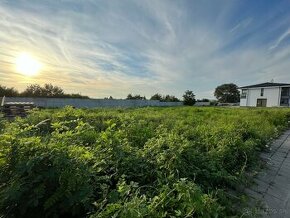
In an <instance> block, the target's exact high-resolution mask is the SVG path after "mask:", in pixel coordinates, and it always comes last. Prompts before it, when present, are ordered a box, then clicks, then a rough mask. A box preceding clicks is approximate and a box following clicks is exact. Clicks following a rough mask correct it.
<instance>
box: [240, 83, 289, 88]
mask: <svg viewBox="0 0 290 218" xmlns="http://www.w3.org/2000/svg"><path fill="white" fill-rule="evenodd" d="M274 86H276V87H277V86H290V84H289V83H271V82H267V83H259V84H256V85H250V86H242V87H240V89H244V88H264V87H274Z"/></svg>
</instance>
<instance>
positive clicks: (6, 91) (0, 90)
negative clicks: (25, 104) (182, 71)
mask: <svg viewBox="0 0 290 218" xmlns="http://www.w3.org/2000/svg"><path fill="white" fill-rule="evenodd" d="M18 95H19V93H18V91H17V90H16V89H14V88H8V87H6V86H1V85H0V97H3V96H6V97H16V96H18Z"/></svg>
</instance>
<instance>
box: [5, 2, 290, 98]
mask: <svg viewBox="0 0 290 218" xmlns="http://www.w3.org/2000/svg"><path fill="white" fill-rule="evenodd" d="M255 4H256V3H255ZM255 4H253V5H252V7H251V10H246V9H249V8H247V7H249V6H247V3H243V2H236V1H231V2H229V1H224V0H220V1H219V2H212V1H173V0H169V1H163V0H160V1H155V0H146V1H133V0H124V1H122V2H120V1H117V0H116V1H114V0H113V1H92V0H89V1H77V0H69V1H68V0H66V1H60V0H56V1H24V0H22V1H20V0H19V1H6V2H5V1H1V2H0V14H1V15H0V67H1V68H0V78H1V84H3V85H7V86H8V85H9V86H16V87H17V88H19V89H23V88H24V87H25V86H26V85H27V84H29V83H35V82H36V83H47V82H51V83H54V84H56V85H59V86H62V87H63V88H64V89H65V90H67V91H69V92H81V93H82V94H85V95H90V96H92V97H105V96H110V95H112V96H114V97H125V96H126V95H127V94H128V93H131V92H132V93H136V94H141V95H147V97H149V96H150V95H152V94H154V93H156V92H160V93H162V94H173V95H176V96H178V97H181V96H182V94H183V92H184V91H185V90H187V89H190V90H193V91H194V92H195V93H196V95H197V97H198V98H203V97H207V98H212V97H213V95H212V94H211V93H213V90H214V88H215V87H216V86H217V85H220V84H221V83H225V82H235V83H237V84H238V85H244V84H248V83H256V82H262V80H266V79H267V80H268V79H270V78H274V79H275V80H278V79H281V80H282V79H283V82H286V81H287V80H288V81H290V77H289V76H288V74H287V71H285V69H287V67H290V64H289V63H288V61H287V57H289V52H288V51H289V47H288V46H287V45H285V46H284V47H280V46H279V45H280V44H281V43H282V41H284V40H286V38H287V37H288V36H289V30H288V32H287V31H285V33H284V34H282V35H281V36H280V37H278V36H277V32H278V30H279V32H281V30H282V29H284V30H285V29H286V25H287V23H285V22H283V20H285V19H286V18H288V17H289V13H286V12H285V13H284V14H281V13H279V12H280V11H281V8H283V9H284V8H285V9H287V8H286V7H283V5H281V6H280V7H278V6H277V8H278V9H279V10H278V9H276V10H273V9H272V8H273V7H269V8H261V9H259V7H255ZM239 11H241V12H245V13H241V12H240V13H238V12H239ZM270 12H271V14H272V16H270V17H269V16H268V14H269V13H270ZM280 14H281V15H280ZM24 18H25V19H24ZM268 24H271V25H268ZM274 27H275V28H279V29H275V28H274ZM265 33H267V34H265ZM286 33H287V34H286ZM270 36H271V37H270ZM274 38H275V39H277V38H278V39H277V40H276V41H275V43H274V44H273V39H274ZM271 46H272V47H273V46H274V47H273V48H275V52H270V53H269V50H268V48H269V47H271ZM23 51H27V52H30V53H32V54H34V56H36V57H38V59H39V60H40V61H41V62H42V63H43V64H44V69H43V71H42V72H41V74H39V75H38V76H36V77H34V78H31V79H29V78H24V77H23V76H21V75H19V74H17V73H16V72H15V70H14V64H13V63H14V60H15V58H16V57H17V55H18V54H19V53H21V52H23Z"/></svg>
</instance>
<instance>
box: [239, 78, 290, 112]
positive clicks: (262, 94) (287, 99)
mask: <svg viewBox="0 0 290 218" xmlns="http://www.w3.org/2000/svg"><path fill="white" fill-rule="evenodd" d="M240 89H241V100H240V106H248V107H280V106H281V107H289V106H290V84H288V83H272V82H267V83H260V84H256V85H250V86H243V87H240Z"/></svg>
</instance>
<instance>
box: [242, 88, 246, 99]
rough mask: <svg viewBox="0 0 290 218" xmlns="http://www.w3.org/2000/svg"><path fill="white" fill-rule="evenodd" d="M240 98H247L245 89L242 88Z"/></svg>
mask: <svg viewBox="0 0 290 218" xmlns="http://www.w3.org/2000/svg"><path fill="white" fill-rule="evenodd" d="M241 98H247V89H242V93H241Z"/></svg>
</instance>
